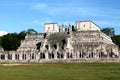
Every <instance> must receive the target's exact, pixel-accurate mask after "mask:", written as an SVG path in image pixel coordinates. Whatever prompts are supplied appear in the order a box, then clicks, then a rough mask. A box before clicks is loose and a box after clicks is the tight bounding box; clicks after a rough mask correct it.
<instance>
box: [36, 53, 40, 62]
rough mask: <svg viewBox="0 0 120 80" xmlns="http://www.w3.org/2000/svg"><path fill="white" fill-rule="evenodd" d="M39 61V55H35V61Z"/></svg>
mask: <svg viewBox="0 0 120 80" xmlns="http://www.w3.org/2000/svg"><path fill="white" fill-rule="evenodd" d="M39 59H40V53H38V54H36V61H38V60H39Z"/></svg>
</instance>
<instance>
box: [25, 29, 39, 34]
mask: <svg viewBox="0 0 120 80" xmlns="http://www.w3.org/2000/svg"><path fill="white" fill-rule="evenodd" d="M37 33H38V32H37V31H36V30H34V29H28V30H27V34H37Z"/></svg>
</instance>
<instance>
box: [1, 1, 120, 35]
mask: <svg viewBox="0 0 120 80" xmlns="http://www.w3.org/2000/svg"><path fill="white" fill-rule="evenodd" d="M119 4H120V0H0V31H6V32H10V33H13V32H20V31H23V30H27V29H30V28H32V29H35V30H36V31H38V32H43V30H44V28H43V27H44V23H49V22H58V23H59V25H61V24H62V23H64V24H65V25H68V24H69V23H72V24H73V25H74V24H75V21H84V20H92V21H93V22H95V23H96V24H97V25H99V26H100V27H101V28H105V27H113V28H114V29H115V33H116V34H120V5H119Z"/></svg>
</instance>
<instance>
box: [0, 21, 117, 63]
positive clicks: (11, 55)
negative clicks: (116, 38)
mask: <svg viewBox="0 0 120 80" xmlns="http://www.w3.org/2000/svg"><path fill="white" fill-rule="evenodd" d="M73 28H74V29H73ZM114 58H115V59H119V50H118V46H117V45H115V44H114V43H113V42H112V40H111V38H110V37H109V36H107V35H105V34H104V33H102V32H101V31H100V27H99V26H98V25H96V24H95V23H94V22H92V21H77V22H76V25H75V26H74V27H73V26H72V25H71V24H69V25H68V26H64V24H62V25H61V27H59V25H58V24H57V23H45V24H44V33H40V34H27V35H26V36H25V40H23V41H21V45H20V47H19V48H18V49H17V51H8V52H7V51H3V50H1V51H0V61H1V62H5V61H8V62H49V61H85V60H91V61H95V60H98V61H100V60H102V59H103V60H104V59H108V60H109V59H114Z"/></svg>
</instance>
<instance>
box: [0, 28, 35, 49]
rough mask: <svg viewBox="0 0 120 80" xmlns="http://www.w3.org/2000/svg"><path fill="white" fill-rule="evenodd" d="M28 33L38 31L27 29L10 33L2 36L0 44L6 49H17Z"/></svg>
mask: <svg viewBox="0 0 120 80" xmlns="http://www.w3.org/2000/svg"><path fill="white" fill-rule="evenodd" d="M26 34H37V31H35V30H34V29H28V30H27V31H21V32H20V33H19V34H17V33H9V34H7V35H4V36H2V37H0V45H1V47H3V48H4V50H5V51H10V50H17V49H18V47H19V46H20V44H21V43H20V42H21V40H24V39H25V35H26Z"/></svg>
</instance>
